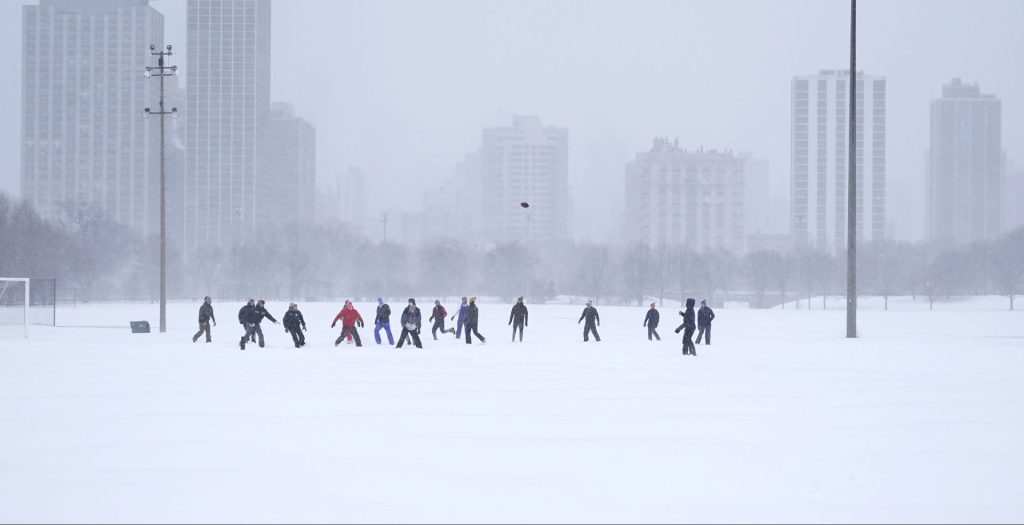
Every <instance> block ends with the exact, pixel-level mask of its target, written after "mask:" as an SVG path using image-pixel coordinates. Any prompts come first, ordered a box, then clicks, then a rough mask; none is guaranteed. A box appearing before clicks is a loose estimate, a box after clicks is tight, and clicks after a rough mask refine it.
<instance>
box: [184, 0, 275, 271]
mask: <svg viewBox="0 0 1024 525" xmlns="http://www.w3.org/2000/svg"><path fill="white" fill-rule="evenodd" d="M186 78H187V79H188V94H187V97H188V103H187V110H188V114H187V119H188V121H187V132H186V149H187V155H186V173H185V249H186V251H188V252H191V251H194V250H196V249H199V248H201V247H204V246H225V245H230V244H233V243H241V242H247V241H250V240H251V239H252V238H253V237H254V235H255V232H256V228H257V226H258V225H259V224H261V221H263V220H269V219H271V217H261V215H260V209H261V208H262V207H263V206H265V205H266V202H267V199H268V198H270V197H271V195H270V194H269V192H270V191H272V185H270V184H268V183H267V177H270V176H272V174H271V173H269V170H267V169H266V168H267V148H266V145H267V134H268V127H269V112H270V0H188V71H187V74H186Z"/></svg>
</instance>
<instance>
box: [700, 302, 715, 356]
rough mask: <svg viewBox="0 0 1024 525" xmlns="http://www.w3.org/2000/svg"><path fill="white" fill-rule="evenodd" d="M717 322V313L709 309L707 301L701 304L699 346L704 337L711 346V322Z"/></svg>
mask: <svg viewBox="0 0 1024 525" xmlns="http://www.w3.org/2000/svg"><path fill="white" fill-rule="evenodd" d="M714 320H715V311H714V310H712V309H711V308H709V307H708V303H707V301H701V302H700V309H699V310H697V344H700V340H701V338H702V337H705V336H706V338H705V339H704V341H705V342H706V343H707V345H708V346H711V321H714Z"/></svg>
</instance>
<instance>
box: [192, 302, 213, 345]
mask: <svg viewBox="0 0 1024 525" xmlns="http://www.w3.org/2000/svg"><path fill="white" fill-rule="evenodd" d="M211 321H212V322H213V326H217V318H216V317H214V316H213V299H210V296H209V295H207V296H206V297H204V298H203V304H202V306H200V307H199V331H198V332H196V335H193V336H192V342H193V343H194V342H196V341H198V340H199V336H201V335H203V334H204V333H205V334H206V342H207V343H209V342H210V322H211Z"/></svg>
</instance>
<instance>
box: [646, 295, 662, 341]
mask: <svg viewBox="0 0 1024 525" xmlns="http://www.w3.org/2000/svg"><path fill="white" fill-rule="evenodd" d="M659 322H661V314H660V313H658V308H657V307H655V304H654V303H651V309H650V310H647V317H644V326H646V327H647V340H648V341H652V340H653V339H652V337H656V338H658V341H661V336H660V335H658V323H659Z"/></svg>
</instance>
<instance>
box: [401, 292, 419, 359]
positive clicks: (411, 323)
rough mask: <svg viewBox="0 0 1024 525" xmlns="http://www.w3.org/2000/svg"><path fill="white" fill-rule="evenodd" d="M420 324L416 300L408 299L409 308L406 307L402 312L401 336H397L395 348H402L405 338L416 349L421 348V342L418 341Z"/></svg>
mask: <svg viewBox="0 0 1024 525" xmlns="http://www.w3.org/2000/svg"><path fill="white" fill-rule="evenodd" d="M422 324H423V314H422V313H420V309H419V308H418V307H417V306H416V299H413V298H411V297H410V298H409V306H406V307H405V310H403V311H402V335H399V336H398V346H397V347H395V348H402V345H403V344H404V343H405V339H406V338H409V339H410V340H412V344H413V345H415V346H416V348H423V342H422V341H420V328H421V326H422Z"/></svg>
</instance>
